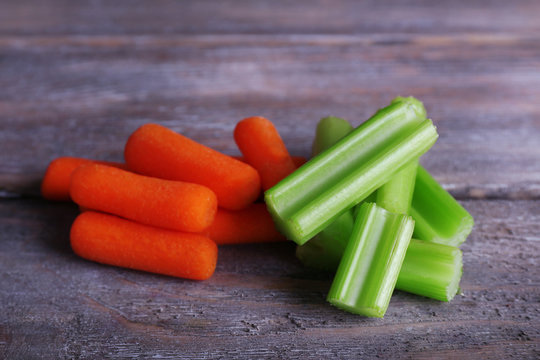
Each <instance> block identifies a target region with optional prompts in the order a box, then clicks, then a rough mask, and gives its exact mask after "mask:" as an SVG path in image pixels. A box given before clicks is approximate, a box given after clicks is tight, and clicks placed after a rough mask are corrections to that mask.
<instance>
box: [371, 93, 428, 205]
mask: <svg viewBox="0 0 540 360" xmlns="http://www.w3.org/2000/svg"><path fill="white" fill-rule="evenodd" d="M399 102H416V104H417V107H418V109H419V111H420V114H421V115H422V117H418V121H419V122H420V121H422V120H424V119H425V118H426V109H425V108H424V104H422V103H421V102H420V101H418V100H417V99H415V98H413V97H408V98H404V97H401V96H398V97H396V98H394V99H393V100H392V104H394V103H399ZM417 167H418V159H415V160H413V161H412V162H411V163H410V164H409V165H407V166H406V167H405V168H404V169H403V170H401V171H400V172H398V173H397V174H396V175H394V176H393V177H392V178H391V179H390V180H389V181H388V182H387V183H386V184H384V185H382V186H381V187H380V188H379V189H378V190H377V200H376V201H377V205H379V206H381V207H383V208H384V209H386V210H388V211H390V212H395V213H398V214H408V213H409V209H410V207H411V201H412V196H413V190H414V183H415V180H416V169H417Z"/></svg>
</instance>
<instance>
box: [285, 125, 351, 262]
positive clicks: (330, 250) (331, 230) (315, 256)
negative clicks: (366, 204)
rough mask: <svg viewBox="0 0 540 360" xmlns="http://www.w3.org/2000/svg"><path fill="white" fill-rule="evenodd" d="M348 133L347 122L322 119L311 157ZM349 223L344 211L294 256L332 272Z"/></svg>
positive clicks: (345, 240) (316, 133) (343, 246)
mask: <svg viewBox="0 0 540 360" xmlns="http://www.w3.org/2000/svg"><path fill="white" fill-rule="evenodd" d="M352 130H353V127H352V126H351V124H349V122H348V121H347V120H344V119H341V118H338V117H334V116H328V117H325V118H322V119H321V120H320V121H319V123H318V124H317V130H316V132H315V139H314V141H313V148H312V155H313V156H315V155H317V154H318V153H320V152H321V151H324V150H326V149H328V148H330V147H331V146H333V145H334V144H335V143H337V142H338V141H339V140H340V139H342V138H343V137H344V136H345V135H347V134H348V133H350V132H351V131H352ZM353 222H354V217H353V214H352V210H348V211H346V212H344V213H343V214H341V215H340V216H339V217H338V218H337V219H336V220H334V222H332V223H331V224H330V225H328V226H327V227H326V228H325V229H324V230H322V231H321V232H320V233H318V234H317V235H315V237H314V238H313V239H310V240H309V241H308V242H306V243H304V244H303V245H298V246H297V247H296V257H297V258H298V259H299V260H300V261H301V262H302V263H303V264H304V265H306V266H309V267H315V268H318V269H323V270H328V271H330V270H335V269H336V268H337V266H338V265H339V260H340V259H341V254H343V251H344V250H345V246H347V242H348V241H349V236H350V234H351V230H352V226H353Z"/></svg>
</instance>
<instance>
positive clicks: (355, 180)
mask: <svg viewBox="0 0 540 360" xmlns="http://www.w3.org/2000/svg"><path fill="white" fill-rule="evenodd" d="M417 103H418V102H417V101H416V102H415V101H400V102H396V103H394V104H391V105H389V106H387V107H385V108H383V109H380V110H379V111H378V112H377V113H376V114H375V115H374V116H373V117H371V118H370V119H369V120H368V121H366V122H364V123H363V124H362V125H360V126H359V127H357V128H356V129H355V130H353V131H352V132H351V133H350V134H349V135H347V136H346V137H344V138H343V139H341V140H340V141H339V142H338V143H337V144H335V145H334V146H332V148H330V149H328V150H327V151H323V152H322V153H320V154H319V155H317V156H316V157H314V158H313V159H311V160H310V161H309V162H308V163H306V164H305V165H303V166H302V167H301V168H299V169H298V170H297V171H295V172H294V173H292V174H291V175H289V176H288V177H287V178H285V179H284V180H282V181H281V182H280V183H279V184H277V185H276V186H274V187H273V188H271V189H269V190H267V191H266V193H265V201H266V204H267V207H268V210H269V211H270V213H271V214H272V216H273V218H274V221H275V223H276V225H277V227H278V228H279V229H280V230H281V232H282V233H283V234H284V235H285V236H287V237H288V238H289V239H292V240H294V241H295V242H297V243H298V244H300V245H301V244H303V243H305V242H306V241H307V240H309V239H310V238H312V237H313V236H314V235H316V234H317V233H319V232H320V231H321V230H322V229H324V228H325V227H327V226H328V225H329V224H330V223H331V222H332V221H334V220H335V219H336V218H337V217H338V216H339V215H340V214H342V213H343V212H345V211H346V210H347V209H350V208H352V207H353V206H354V205H356V204H358V203H359V202H360V201H362V200H364V198H366V197H367V196H368V195H369V194H371V193H372V192H373V191H374V190H376V189H377V188H378V187H380V186H381V185H382V184H384V183H385V182H387V181H388V180H389V179H390V178H391V177H392V175H394V174H395V173H397V172H398V171H400V170H402V169H403V168H405V166H407V164H409V163H410V162H411V161H412V160H414V159H416V158H418V157H419V156H420V155H422V154H423V153H425V152H426V151H427V150H428V149H429V148H430V147H431V146H432V145H433V143H434V142H435V141H436V139H437V131H436V129H435V127H434V126H433V124H432V122H431V120H428V119H427V120H423V121H421V122H420V123H418V117H422V116H423V112H422V109H421V108H420V107H419V105H418V104H417Z"/></svg>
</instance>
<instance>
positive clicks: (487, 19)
mask: <svg viewBox="0 0 540 360" xmlns="http://www.w3.org/2000/svg"><path fill="white" fill-rule="evenodd" d="M539 11H540V5H539V4H538V2H537V1H534V0H526V1H524V0H517V1H504V0H495V1H493V0H489V1H486V0H484V1H466V0H459V1H449V0H444V1H437V2H436V3H434V2H433V1H429V0H407V1H391V0H382V1H381V0H379V1H374V0H371V1H354V0H334V1H331V2H328V1H325V0H300V1H299V0H296V1H284V0H274V1H271V2H269V1H264V0H255V1H251V0H241V1H238V0H236V1H231V0H212V1H207V0H206V1H196V0H190V1H174V0H158V1H152V2H147V1H143V0H119V1H118V0H117V1H104V0H98V1H96V0H94V1H76V2H74V1H69V0H40V1H32V0H3V1H2V11H1V12H0V34H10V35H35V34H39V35H43V34H47V35H49V34H84V35H88V34H171V33H182V34H186V33H189V34H194V33H203V34H223V33H258V34H267V33H271V34H275V33H286V34H290V33H302V34H305V33H316V34H320V33H362V34H365V33H389V32H391V33H396V32H397V33H403V32H409V33H420V34H423V33H426V32H429V33H436V34H448V33H463V32H497V33H501V32H509V31H512V32H515V31H528V32H531V33H532V32H535V31H536V32H538V31H539V30H540V25H539V24H538V18H537V14H538V12H539Z"/></svg>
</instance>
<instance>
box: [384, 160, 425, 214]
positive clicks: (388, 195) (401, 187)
mask: <svg viewBox="0 0 540 360" xmlns="http://www.w3.org/2000/svg"><path fill="white" fill-rule="evenodd" d="M417 168H418V159H415V160H413V161H412V162H411V163H410V164H409V165H407V166H406V167H405V168H404V169H403V170H401V171H400V172H398V173H397V174H396V175H394V176H393V177H392V178H391V179H390V180H389V181H388V182H387V183H386V184H384V185H383V186H381V187H380V188H379V189H378V190H377V200H376V201H377V205H379V206H380V207H382V208H384V209H386V210H388V211H390V212H395V213H398V214H408V213H409V210H410V208H411V201H412V197H413V191H414V184H415V180H416V169H417Z"/></svg>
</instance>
